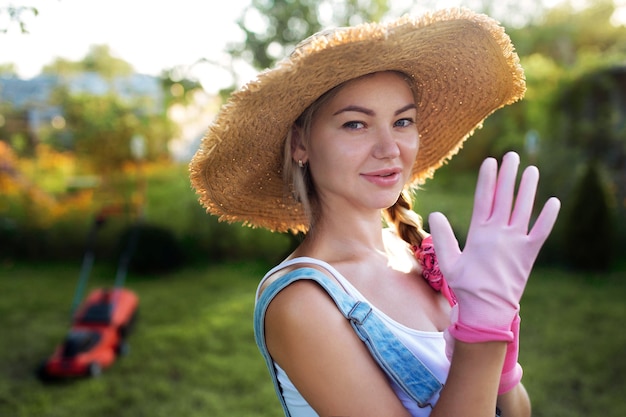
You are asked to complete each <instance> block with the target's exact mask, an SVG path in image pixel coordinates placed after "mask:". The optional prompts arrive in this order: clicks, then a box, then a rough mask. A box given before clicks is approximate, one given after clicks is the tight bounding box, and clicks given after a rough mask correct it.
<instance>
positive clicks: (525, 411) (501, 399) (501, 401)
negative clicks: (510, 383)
mask: <svg viewBox="0 0 626 417" xmlns="http://www.w3.org/2000/svg"><path fill="white" fill-rule="evenodd" d="M498 408H499V409H500V411H501V412H502V413H501V414H502V417H530V414H531V413H530V412H531V404H530V398H529V397H528V393H527V392H526V389H525V388H524V386H523V385H522V384H517V385H516V386H515V388H513V389H512V390H511V391H509V392H507V393H505V394H502V395H500V396H498Z"/></svg>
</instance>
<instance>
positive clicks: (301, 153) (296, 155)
mask: <svg viewBox="0 0 626 417" xmlns="http://www.w3.org/2000/svg"><path fill="white" fill-rule="evenodd" d="M291 129H292V131H291V157H292V158H293V160H294V161H302V162H306V161H307V160H308V157H309V156H308V152H307V150H306V146H305V144H304V141H303V140H302V130H301V129H299V128H298V127H296V126H293V127H292V128H291Z"/></svg>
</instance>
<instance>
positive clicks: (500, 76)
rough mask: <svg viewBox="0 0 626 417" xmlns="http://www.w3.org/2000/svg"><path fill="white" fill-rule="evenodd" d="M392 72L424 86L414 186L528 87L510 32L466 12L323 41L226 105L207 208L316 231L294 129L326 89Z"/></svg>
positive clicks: (209, 138) (359, 29)
mask: <svg viewBox="0 0 626 417" xmlns="http://www.w3.org/2000/svg"><path fill="white" fill-rule="evenodd" d="M387 70H396V71H401V72H403V73H405V74H407V75H409V76H410V77H411V79H412V82H413V83H414V87H415V88H414V91H415V92H416V102H417V104H418V114H417V125H418V131H419V134H420V148H419V152H418V155H417V159H416V162H415V164H414V166H413V171H412V177H411V181H412V182H413V183H422V182H423V181H424V180H425V179H427V178H430V177H432V175H433V173H434V171H435V170H436V169H437V168H439V167H440V166H441V165H442V164H444V163H445V162H446V161H447V160H448V159H449V158H451V157H452V156H453V155H454V154H456V153H457V152H458V150H459V149H460V147H461V146H462V144H463V142H464V140H465V139H466V138H467V137H468V136H470V135H471V134H472V133H473V131H474V130H475V129H476V128H478V127H480V126H481V124H482V122H483V120H484V119H485V118H486V117H487V116H489V115H490V114H491V113H493V112H494V111H495V110H497V109H499V108H501V107H503V106H505V105H507V104H511V103H513V102H515V101H517V100H519V99H520V98H521V97H522V96H523V94H524V92H525V88H526V87H525V81H524V73H523V70H522V68H521V66H520V64H519V58H518V56H517V54H516V53H515V51H514V48H513V45H512V44H511V41H510V38H509V37H508V35H506V34H505V32H504V29H503V28H502V27H501V26H500V25H499V24H498V22H496V21H495V20H493V19H491V18H489V17H488V16H485V15H482V14H476V13H474V12H471V11H468V10H465V9H453V10H443V11H439V12H436V13H433V14H426V15H424V16H421V17H419V18H416V19H415V18H410V17H406V16H405V17H403V18H400V19H398V20H395V21H393V22H391V23H388V24H371V23H370V24H363V25H359V26H354V27H350V28H342V29H339V30H335V31H333V32H328V33H325V34H323V35H319V36H313V37H311V38H309V39H308V40H307V41H306V42H304V43H302V44H301V45H300V46H298V47H297V48H296V50H295V51H294V53H293V54H292V55H291V56H290V57H289V58H288V59H286V60H283V61H281V62H280V63H279V64H278V65H277V66H276V67H275V68H273V69H271V70H267V71H265V72H262V73H260V74H259V75H258V76H257V78H256V79H255V80H253V81H251V82H249V83H248V84H246V85H245V86H243V87H242V88H241V89H240V90H238V91H236V92H235V93H233V94H232V95H231V97H230V99H229V100H228V102H227V103H226V104H225V105H224V106H222V108H221V110H220V112H219V114H218V115H217V117H216V119H215V121H214V122H213V123H212V124H211V126H210V127H209V129H208V132H207V133H206V135H205V136H204V138H203V140H202V143H201V145H200V148H199V149H198V151H197V152H196V154H195V155H194V157H193V159H192V161H191V163H190V178H191V183H192V186H193V187H194V188H195V190H196V192H197V194H198V197H199V200H200V203H201V204H202V205H203V206H205V207H206V209H207V212H209V213H211V214H213V215H217V216H219V218H220V219H221V220H225V221H228V222H242V223H244V224H246V225H249V226H253V227H263V228H267V229H269V230H272V231H277V232H287V231H291V232H299V231H306V230H308V227H309V221H308V219H307V217H306V215H305V213H304V209H303V207H302V205H301V204H300V203H299V202H297V201H296V200H295V199H294V197H293V195H292V192H291V188H290V186H289V185H286V184H285V183H284V181H283V175H282V169H283V168H282V167H283V148H284V141H285V138H286V136H287V133H288V131H289V129H290V127H291V126H292V124H293V123H294V121H295V120H296V119H297V118H298V116H299V115H300V114H301V113H302V112H303V111H304V110H305V109H306V108H307V107H308V106H309V105H311V104H312V103H313V102H314V101H315V100H316V99H317V98H318V97H320V96H321V95H322V94H323V93H325V92H326V91H328V90H330V89H331V88H333V87H335V86H337V85H339V84H341V83H343V82H345V81H348V80H350V79H353V78H355V77H359V76H361V75H365V74H370V73H373V72H378V71H387Z"/></svg>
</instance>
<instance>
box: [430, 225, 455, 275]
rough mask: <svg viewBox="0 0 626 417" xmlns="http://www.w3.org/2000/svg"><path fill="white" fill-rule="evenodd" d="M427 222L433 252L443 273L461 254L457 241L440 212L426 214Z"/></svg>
mask: <svg viewBox="0 0 626 417" xmlns="http://www.w3.org/2000/svg"><path fill="white" fill-rule="evenodd" d="M428 224H429V226H430V234H431V236H432V238H433V245H434V246H435V253H436V254H437V261H438V262H439V266H440V268H441V271H442V272H443V273H444V274H445V273H446V271H449V270H450V268H452V265H453V264H454V263H455V262H456V259H457V258H458V257H459V255H460V254H461V250H460V248H459V242H458V241H457V240H456V237H455V236H454V231H453V230H452V226H450V222H449V221H448V219H447V218H446V216H444V215H443V214H442V213H431V214H430V216H428Z"/></svg>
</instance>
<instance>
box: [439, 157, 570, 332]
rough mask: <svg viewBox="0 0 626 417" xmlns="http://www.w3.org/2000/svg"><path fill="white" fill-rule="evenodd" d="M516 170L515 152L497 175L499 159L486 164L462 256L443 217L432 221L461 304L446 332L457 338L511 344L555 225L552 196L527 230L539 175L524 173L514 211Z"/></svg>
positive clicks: (446, 273)
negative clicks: (533, 272)
mask: <svg viewBox="0 0 626 417" xmlns="http://www.w3.org/2000/svg"><path fill="white" fill-rule="evenodd" d="M518 167H519V156H518V155H517V154H516V153H514V152H509V153H507V154H506V155H505V156H504V158H503V161H502V166H501V168H500V173H499V175H498V167H497V162H496V160H495V159H493V158H488V159H486V160H485V161H484V162H483V164H482V166H481V168H480V172H479V176H478V182H477V185H476V194H475V197H474V212H473V213H472V218H471V223H470V228H469V232H468V236H467V243H466V245H465V248H464V249H463V251H462V252H461V250H460V249H459V244H458V242H457V240H456V238H455V236H454V232H453V231H452V227H451V226H450V223H449V222H448V220H447V219H446V218H445V216H444V215H443V214H441V213H433V214H431V215H430V217H429V224H430V229H431V234H432V237H433V243H434V245H435V251H436V253H437V257H438V260H439V266H440V268H441V271H442V272H443V275H444V276H445V277H446V280H447V281H448V284H449V285H450V287H451V288H452V290H453V291H454V294H455V296H456V298H457V301H458V305H457V307H455V308H458V312H457V313H458V320H456V321H455V322H453V323H452V325H451V326H450V328H449V329H448V330H449V332H450V334H451V335H452V336H453V337H454V338H455V339H457V340H461V341H464V342H467V343H478V342H486V341H507V342H511V341H513V339H514V337H513V332H512V331H511V325H512V323H513V320H514V318H515V317H516V315H517V313H518V309H519V301H520V299H521V297H522V294H523V292H524V289H525V287H526V282H527V280H528V277H529V275H530V271H531V269H532V266H533V264H534V262H535V259H536V258H537V255H538V253H539V249H540V248H541V246H542V245H543V243H544V242H545V240H546V239H547V237H548V235H549V234H550V231H551V230H552V227H553V226H554V223H555V222H556V218H557V215H558V212H559V209H560V202H559V200H558V199H557V198H554V197H553V198H550V199H549V200H548V201H547V202H546V204H545V206H544V207H543V209H542V211H541V213H540V214H539V216H538V218H537V221H536V222H535V224H534V226H533V228H532V230H530V231H529V230H528V228H529V223H530V217H531V214H532V208H533V202H534V199H535V193H536V190H537V183H538V180H539V171H538V170H537V168H535V167H532V166H531V167H528V168H527V169H526V170H525V171H524V173H523V175H522V180H521V183H520V187H519V192H518V196H517V199H516V201H515V207H513V195H514V191H515V180H516V177H517V170H518ZM511 210H512V211H511Z"/></svg>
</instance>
